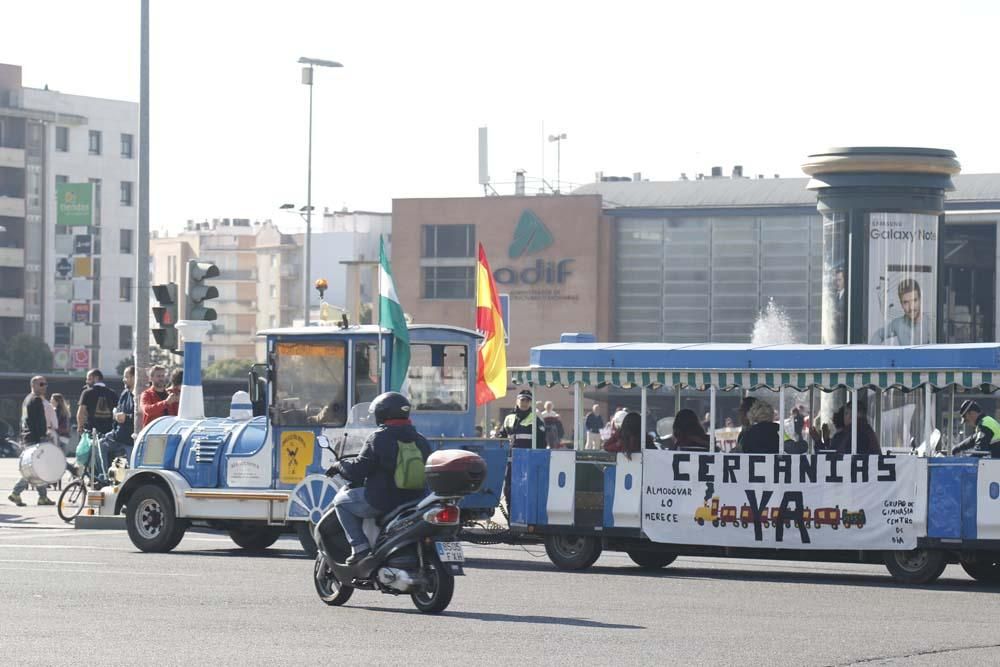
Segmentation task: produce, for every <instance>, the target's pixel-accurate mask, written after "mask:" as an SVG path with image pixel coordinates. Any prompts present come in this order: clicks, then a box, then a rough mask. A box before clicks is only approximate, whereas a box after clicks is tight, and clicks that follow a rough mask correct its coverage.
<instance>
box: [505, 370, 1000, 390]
mask: <svg viewBox="0 0 1000 667" xmlns="http://www.w3.org/2000/svg"><path fill="white" fill-rule="evenodd" d="M997 375H998V379H1000V374H997ZM510 380H511V383H512V384H514V385H515V386H517V385H543V386H548V387H551V386H554V385H562V386H564V387H568V386H571V385H574V384H577V383H579V384H582V385H584V386H596V387H601V386H613V387H622V388H626V389H628V388H631V387H657V386H664V385H665V386H670V387H673V386H678V385H680V386H682V387H688V388H692V389H699V390H704V389H707V388H708V387H710V386H712V387H716V388H717V389H722V390H728V389H736V388H740V389H747V390H752V389H773V390H777V389H779V388H781V387H789V388H792V389H796V390H798V391H805V390H807V389H809V388H810V387H818V388H820V389H823V390H826V391H833V390H834V389H839V388H847V389H861V388H863V387H877V388H879V389H890V388H899V389H914V388H916V387H920V386H923V385H931V386H932V387H934V388H942V387H948V386H951V385H957V386H959V387H963V388H965V389H979V388H980V387H982V386H983V385H989V386H995V383H994V381H993V380H994V374H993V373H992V372H988V371H945V370H938V371H925V372H915V371H897V370H892V369H887V370H882V371H871V370H868V371H849V370H845V371H784V370H774V371H769V370H754V371H735V370H711V371H688V370H684V371H672V370H635V369H623V368H609V369H604V370H598V369H592V368H588V369H573V368H563V369H551V368H511V369H510Z"/></svg>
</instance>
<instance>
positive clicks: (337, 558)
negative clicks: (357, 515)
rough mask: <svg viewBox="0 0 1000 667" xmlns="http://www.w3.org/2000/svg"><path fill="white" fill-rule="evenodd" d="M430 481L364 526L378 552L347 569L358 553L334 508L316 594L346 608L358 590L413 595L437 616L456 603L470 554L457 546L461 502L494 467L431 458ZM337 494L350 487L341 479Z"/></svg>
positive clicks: (327, 519) (446, 455) (323, 539)
mask: <svg viewBox="0 0 1000 667" xmlns="http://www.w3.org/2000/svg"><path fill="white" fill-rule="evenodd" d="M424 476H425V479H426V482H427V486H428V488H429V490H430V493H429V494H428V495H427V496H425V497H424V498H422V499H420V500H416V501H413V502H411V503H406V504H404V505H401V506H399V507H397V508H395V509H394V510H392V511H391V512H389V513H387V514H384V515H382V516H380V517H377V518H375V519H365V521H364V523H363V528H364V531H365V534H366V535H367V536H368V543H369V544H370V545H372V551H371V554H370V555H369V556H367V557H365V558H364V559H362V560H361V561H360V562H358V563H354V564H352V565H347V564H346V563H345V561H346V560H347V557H348V556H349V555H350V554H351V547H350V545H349V543H348V541H347V536H346V535H345V534H344V529H343V527H342V526H341V525H340V520H339V519H338V518H337V513H336V511H335V510H334V509H333V508H332V507H331V508H330V509H329V510H327V511H326V513H325V514H324V515H323V516H322V518H320V520H319V522H318V523H317V524H316V526H315V528H314V529H313V537H314V539H315V540H316V546H317V548H318V552H317V554H316V564H315V567H314V569H313V579H314V582H315V585H316V592H317V593H318V594H319V597H320V599H321V600H322V601H323V602H325V603H326V604H328V605H333V606H340V605H342V604H344V603H345V602H347V601H348V600H349V599H350V598H351V596H352V595H353V594H354V591H355V590H372V591H379V592H381V593H386V594H389V595H405V594H408V595H409V596H410V598H411V599H412V600H413V604H414V606H416V608H417V609H419V610H420V611H421V612H424V613H427V614H436V613H440V612H442V611H444V610H445V609H446V608H447V607H448V605H449V603H451V598H452V594H453V593H454V590H455V576H456V575H461V574H463V571H462V563H463V562H464V561H465V556H464V554H463V552H462V545H461V543H460V542H457V541H455V536H456V534H457V533H458V530H459V528H460V517H461V511H460V510H459V507H458V502H459V501H460V500H461V498H462V497H463V496H465V495H469V494H472V493H476V492H478V491H479V489H480V488H481V487H482V485H483V482H484V481H485V480H486V462H485V461H484V460H483V459H482V458H481V457H479V456H478V455H476V454H474V453H472V452H467V451H462V450H442V451H437V452H434V453H433V454H431V455H430V457H428V459H427V462H426V464H425V466H424ZM333 483H334V485H335V486H337V488H338V489H339V488H342V487H343V486H344V485H346V484H347V483H348V482H347V481H346V480H345V479H343V478H342V477H340V476H339V475H337V476H335V477H334V478H333Z"/></svg>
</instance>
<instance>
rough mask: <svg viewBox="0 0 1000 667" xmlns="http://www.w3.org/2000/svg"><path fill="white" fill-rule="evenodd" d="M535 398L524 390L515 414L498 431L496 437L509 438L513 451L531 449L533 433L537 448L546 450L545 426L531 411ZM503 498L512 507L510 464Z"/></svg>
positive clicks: (518, 396) (507, 417)
mask: <svg viewBox="0 0 1000 667" xmlns="http://www.w3.org/2000/svg"><path fill="white" fill-rule="evenodd" d="M533 398H534V397H533V396H532V395H531V392H530V391H529V390H527V389H522V390H521V391H520V392H519V393H518V395H517V402H516V403H515V404H514V412H512V413H510V414H509V415H507V416H506V417H504V420H503V424H502V425H501V426H500V429H499V430H498V431H497V434H496V437H498V438H508V439H509V440H510V446H511V449H531V439H532V433H534V438H535V447H536V448H538V449H544V448H545V426H544V425H543V424H542V423H541V420H540V419H538V417H537V415H535V411H534V410H532V409H531V406H532V399H533ZM505 480H506V481H505V482H504V489H503V497H504V499H505V500H506V501H507V507H508V508H509V507H510V463H509V462H508V463H507V474H506V477H505Z"/></svg>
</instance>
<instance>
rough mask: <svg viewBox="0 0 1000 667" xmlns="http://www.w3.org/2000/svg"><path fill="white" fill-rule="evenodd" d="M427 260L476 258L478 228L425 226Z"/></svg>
mask: <svg viewBox="0 0 1000 667" xmlns="http://www.w3.org/2000/svg"><path fill="white" fill-rule="evenodd" d="M423 237H424V239H423V240H424V243H423V253H422V255H421V256H422V257H425V258H440V257H475V254H476V228H475V227H474V226H473V225H424V226H423Z"/></svg>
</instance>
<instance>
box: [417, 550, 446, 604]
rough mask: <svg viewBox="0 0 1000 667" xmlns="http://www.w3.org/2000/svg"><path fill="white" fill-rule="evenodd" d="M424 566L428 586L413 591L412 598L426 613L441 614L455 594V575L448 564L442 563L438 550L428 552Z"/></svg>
mask: <svg viewBox="0 0 1000 667" xmlns="http://www.w3.org/2000/svg"><path fill="white" fill-rule="evenodd" d="M428 556H430V557H429V558H428V559H427V564H426V565H425V566H424V576H425V577H426V578H427V582H428V585H427V587H426V588H425V589H424V590H422V591H421V592H419V593H412V594H411V595H410V599H411V600H413V606H415V607H416V608H417V609H418V610H420V611H421V612H423V613H425V614H440V613H441V612H442V611H444V610H445V609H447V608H448V605H449V604H451V596H452V595H454V594H455V575H453V574H452V573H451V570H449V569H448V567H447V566H445V565H442V564H441V561H440V560H439V559H438V557H437V553H436V552H431V553H430V554H428Z"/></svg>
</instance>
